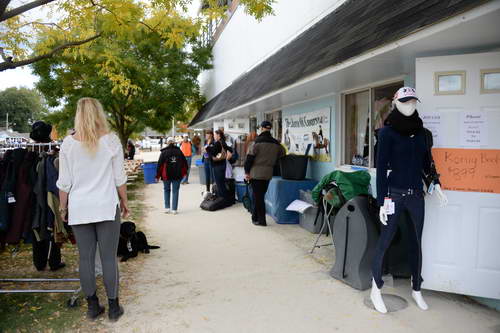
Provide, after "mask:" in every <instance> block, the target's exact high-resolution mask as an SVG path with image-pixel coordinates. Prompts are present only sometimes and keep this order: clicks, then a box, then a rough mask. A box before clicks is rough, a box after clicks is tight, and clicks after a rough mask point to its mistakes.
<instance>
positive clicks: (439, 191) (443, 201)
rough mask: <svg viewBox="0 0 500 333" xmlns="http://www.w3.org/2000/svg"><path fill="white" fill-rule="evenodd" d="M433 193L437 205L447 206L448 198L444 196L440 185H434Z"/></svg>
mask: <svg viewBox="0 0 500 333" xmlns="http://www.w3.org/2000/svg"><path fill="white" fill-rule="evenodd" d="M434 192H435V193H436V195H437V196H438V199H439V204H440V205H441V207H444V206H446V205H447V204H448V198H447V197H446V194H444V192H443V190H442V189H441V185H439V184H436V185H435V186H434Z"/></svg>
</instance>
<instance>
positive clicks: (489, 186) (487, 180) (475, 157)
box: [432, 148, 500, 193]
mask: <svg viewBox="0 0 500 333" xmlns="http://www.w3.org/2000/svg"><path fill="white" fill-rule="evenodd" d="M432 156H433V157H434V161H435V162H436V168H437V171H438V173H439V174H440V180H441V186H442V187H443V188H444V189H446V190H451V191H464V192H485V193H500V150H498V149H453V148H434V149H432Z"/></svg>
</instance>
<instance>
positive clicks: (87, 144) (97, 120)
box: [57, 97, 129, 321]
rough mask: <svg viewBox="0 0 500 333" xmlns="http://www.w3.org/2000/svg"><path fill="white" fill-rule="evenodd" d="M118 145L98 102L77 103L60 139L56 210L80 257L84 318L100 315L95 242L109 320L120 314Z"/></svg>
mask: <svg viewBox="0 0 500 333" xmlns="http://www.w3.org/2000/svg"><path fill="white" fill-rule="evenodd" d="M123 155H124V154H123V147H122V145H121V142H120V140H119V139H118V137H117V136H116V134H114V133H111V132H110V130H109V128H108V122H107V119H106V116H105V114H104V111H103V108H102V106H101V103H99V101H98V100H96V99H94V98H88V97H86V98H82V99H80V100H79V101H78V104H77V109H76V116H75V133H74V134H73V135H69V136H68V137H66V138H65V139H64V142H63V144H62V145H61V150H60V154H59V179H58V181H57V187H58V188H59V198H60V207H61V208H60V214H61V217H62V218H63V220H64V221H65V222H68V223H69V225H70V226H71V228H72V229H73V233H74V234H75V238H76V243H77V246H78V251H79V255H80V270H79V272H80V283H81V286H82V289H83V292H84V293H85V296H86V297H87V303H88V312H87V317H88V318H89V319H92V320H93V319H96V318H97V317H98V316H99V315H101V314H103V313H104V307H102V306H101V305H99V300H98V299H97V296H96V280H95V255H96V248H97V244H98V245H99V253H100V257H101V262H102V270H103V278H104V285H105V287H106V293H107V296H108V301H109V311H108V316H109V319H110V320H112V321H115V320H118V318H119V317H120V316H121V315H122V314H123V307H121V306H120V304H119V302H118V289H119V285H118V284H119V274H118V263H117V259H116V253H117V249H118V241H119V237H120V223H121V222H120V212H121V213H122V215H123V217H126V216H127V215H128V211H129V209H128V203H127V188H126V186H127V185H126V183H127V176H126V174H125V170H124V165H123V164H124V163H123V160H124V158H123Z"/></svg>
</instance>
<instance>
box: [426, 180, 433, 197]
mask: <svg viewBox="0 0 500 333" xmlns="http://www.w3.org/2000/svg"><path fill="white" fill-rule="evenodd" d="M427 192H429V194H432V192H434V182H432V183H431V184H430V185H429V188H428V189H427Z"/></svg>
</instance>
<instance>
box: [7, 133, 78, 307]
mask: <svg viewBox="0 0 500 333" xmlns="http://www.w3.org/2000/svg"><path fill="white" fill-rule="evenodd" d="M57 146H59V144H58V143H57V142H49V143H28V142H22V143H0V149H1V150H2V153H3V151H5V150H10V149H17V148H25V149H29V148H32V151H36V149H35V147H38V150H39V152H42V148H44V147H48V150H49V151H50V150H51V149H52V147H57ZM18 250H19V247H18V246H16V247H14V250H13V255H14V256H15V253H16V252H17V251H18ZM50 251H51V249H49V252H48V255H49V256H50ZM0 282H4V283H20V284H24V283H30V282H31V283H43V282H50V283H56V282H80V279H77V278H46V279H43V278H8V279H0ZM81 290H82V288H81V286H79V287H78V288H77V289H0V294H28V293H30V294H35V293H36V294H38V293H44V294H49V293H59V294H60V293H64V294H67V293H70V294H72V296H71V298H70V299H69V300H68V302H67V305H68V307H76V306H78V298H79V294H80V292H81Z"/></svg>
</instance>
